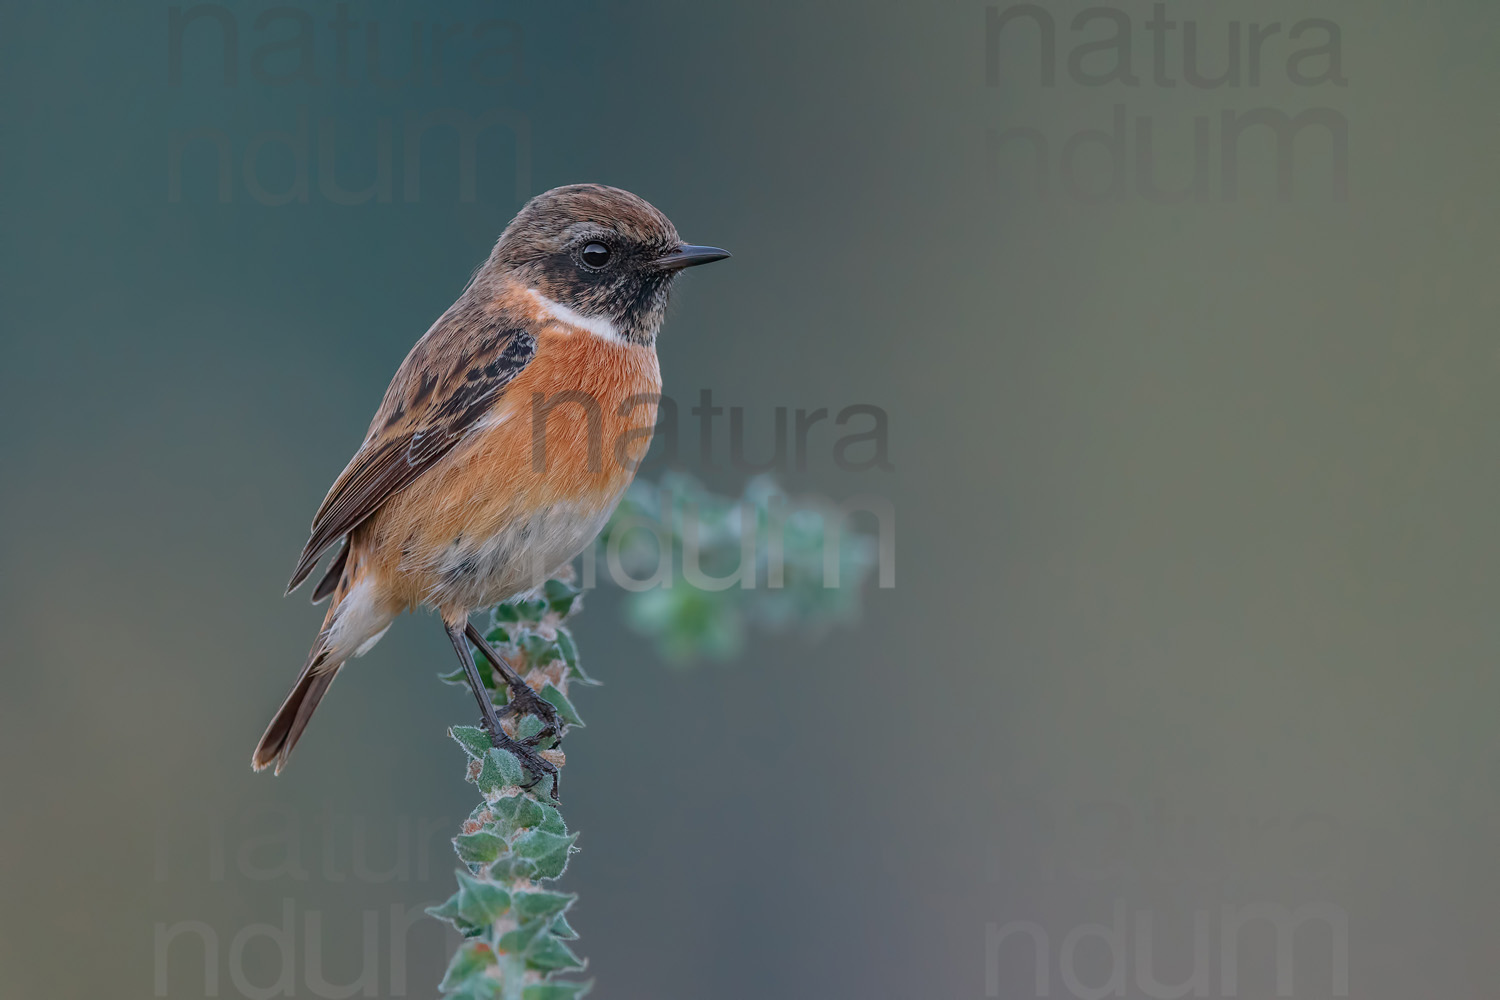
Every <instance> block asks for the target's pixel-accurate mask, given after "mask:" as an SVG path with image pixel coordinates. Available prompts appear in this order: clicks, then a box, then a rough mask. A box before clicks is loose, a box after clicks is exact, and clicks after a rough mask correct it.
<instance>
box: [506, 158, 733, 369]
mask: <svg viewBox="0 0 1500 1000" xmlns="http://www.w3.org/2000/svg"><path fill="white" fill-rule="evenodd" d="M502 251H503V252H502ZM496 255H497V256H498V257H499V258H500V259H499V260H498V261H497V260H496V258H495V257H492V260H491V262H492V264H493V263H499V264H501V265H504V266H507V267H508V269H509V270H511V271H512V272H513V273H514V274H515V275H516V277H518V278H520V279H521V280H523V281H524V282H525V283H526V284H527V286H528V287H531V288H534V289H535V290H536V291H537V292H538V293H539V294H541V295H543V296H545V297H546V298H548V299H550V300H552V301H553V302H555V303H557V304H559V305H562V306H566V307H567V308H569V309H572V310H574V311H575V312H578V313H580V314H582V315H583V316H586V317H588V318H590V319H599V320H604V321H607V322H608V323H609V324H610V326H611V327H612V328H613V329H614V330H615V332H616V333H617V334H619V335H620V336H621V337H623V338H624V339H626V340H630V341H632V342H635V343H645V344H649V343H651V342H653V341H654V340H655V339H656V331H657V330H658V329H659V328H660V326H661V321H662V318H663V316H664V315H665V313H666V306H667V297H668V294H669V292H670V291H671V287H672V282H673V280H674V279H675V278H676V276H677V274H678V272H680V271H681V270H682V269H683V268H686V267H692V266H695V265H697V264H707V263H710V262H712V261H715V260H723V259H724V258H726V257H728V256H729V254H728V253H726V252H725V251H723V250H719V249H717V248H715V247H700V246H691V245H688V244H684V243H683V242H682V241H681V240H680V239H678V236H677V230H676V229H675V228H674V227H673V226H672V223H671V222H669V221H668V220H667V218H666V216H664V215H662V214H661V213H660V212H658V211H657V210H656V209H655V208H653V207H652V206H651V205H649V204H648V203H647V202H645V201H643V200H641V199H640V198H638V197H636V196H635V195H633V194H630V193H629V192H626V191H620V190H618V189H616V188H607V187H602V186H599V185H591V184H580V185H574V186H572V187H567V188H558V189H556V190H554V191H549V192H547V193H546V194H543V195H538V196H537V197H536V198H534V199H533V200H532V202H531V203H530V204H528V205H527V206H526V207H525V208H524V209H522V210H521V213H520V214H519V215H518V216H516V221H515V222H513V223H511V225H510V227H508V228H507V229H506V232H505V234H504V235H502V236H501V240H500V243H499V244H498V245H497V246H496Z"/></svg>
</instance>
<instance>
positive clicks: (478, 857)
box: [453, 830, 505, 865]
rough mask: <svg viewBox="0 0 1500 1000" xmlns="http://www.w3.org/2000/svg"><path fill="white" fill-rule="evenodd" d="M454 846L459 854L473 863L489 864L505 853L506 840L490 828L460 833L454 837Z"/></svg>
mask: <svg viewBox="0 0 1500 1000" xmlns="http://www.w3.org/2000/svg"><path fill="white" fill-rule="evenodd" d="M453 846H454V848H455V849H457V851H458V856H459V857H460V858H462V859H463V860H464V861H467V862H468V863H469V864H471V865H487V864H489V863H490V862H491V861H494V860H495V859H496V858H498V857H500V855H502V854H504V853H505V841H503V840H501V839H500V838H499V837H497V836H495V835H494V834H493V833H490V832H489V831H488V830H480V831H478V832H477V833H460V834H459V835H458V836H457V837H454V838H453Z"/></svg>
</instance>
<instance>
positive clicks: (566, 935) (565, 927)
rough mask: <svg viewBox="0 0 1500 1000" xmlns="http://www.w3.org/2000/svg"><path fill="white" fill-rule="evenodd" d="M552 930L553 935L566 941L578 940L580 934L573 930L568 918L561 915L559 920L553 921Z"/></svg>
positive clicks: (558, 917)
mask: <svg viewBox="0 0 1500 1000" xmlns="http://www.w3.org/2000/svg"><path fill="white" fill-rule="evenodd" d="M550 930H551V931H552V933H553V934H555V935H557V936H558V937H560V938H562V939H564V940H566V941H577V940H578V932H577V931H575V930H574V929H573V925H572V924H570V923H568V918H567V917H565V916H563V915H562V914H561V913H559V914H558V915H557V918H556V919H555V920H553V921H552V926H551V928H550Z"/></svg>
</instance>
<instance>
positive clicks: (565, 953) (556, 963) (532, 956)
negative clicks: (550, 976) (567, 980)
mask: <svg viewBox="0 0 1500 1000" xmlns="http://www.w3.org/2000/svg"><path fill="white" fill-rule="evenodd" d="M526 964H527V965H529V966H531V967H532V968H534V969H540V970H541V971H543V972H574V971H576V970H578V969H581V968H583V959H581V958H579V957H578V956H577V955H575V954H573V949H572V948H569V947H568V946H567V945H566V944H564V943H563V942H562V941H559V940H558V939H557V938H555V937H553V936H552V935H551V934H539V935H537V937H536V939H535V940H534V941H532V942H531V946H530V947H529V948H527V949H526Z"/></svg>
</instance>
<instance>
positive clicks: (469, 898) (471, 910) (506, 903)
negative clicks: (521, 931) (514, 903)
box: [456, 838, 511, 924]
mask: <svg viewBox="0 0 1500 1000" xmlns="http://www.w3.org/2000/svg"><path fill="white" fill-rule="evenodd" d="M497 839H498V838H497ZM456 874H457V875H458V884H459V886H460V888H459V890H458V897H459V903H458V908H459V915H460V916H462V917H463V918H464V919H465V920H467V921H468V922H469V923H471V924H493V923H494V922H495V921H496V920H499V919H500V918H501V917H503V916H505V914H506V912H507V911H508V910H509V909H510V906H511V898H510V893H508V892H506V891H505V890H504V889H502V888H500V887H499V886H498V885H495V884H494V883H493V882H486V881H484V880H483V879H477V878H475V877H474V876H472V875H470V874H469V873H468V872H464V871H460V872H457V873H456Z"/></svg>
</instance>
